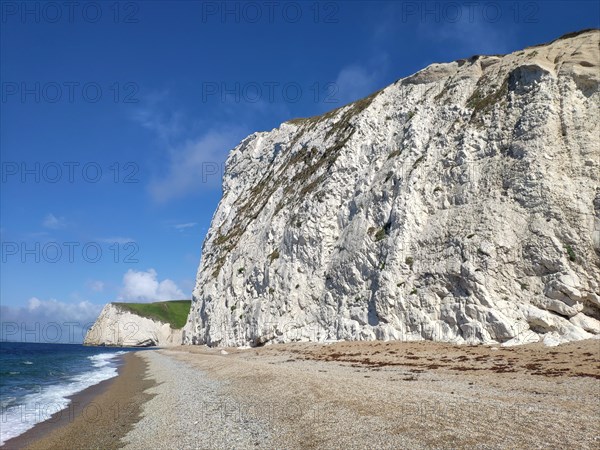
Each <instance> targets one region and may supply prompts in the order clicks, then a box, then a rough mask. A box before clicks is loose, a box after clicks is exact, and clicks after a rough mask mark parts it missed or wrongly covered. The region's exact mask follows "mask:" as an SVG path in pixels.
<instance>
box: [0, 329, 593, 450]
mask: <svg viewBox="0 0 600 450" xmlns="http://www.w3.org/2000/svg"><path fill="white" fill-rule="evenodd" d="M599 394H600V341H599V340H588V341H581V342H576V343H570V344H566V345H561V346H558V347H544V346H542V345H539V344H533V345H527V346H522V347H513V348H502V347H490V346H452V345H447V344H439V343H432V342H417V343H407V342H339V343H332V344H329V345H328V344H314V343H307V344H285V345H273V346H266V347H262V348H251V349H215V348H207V347H193V346H189V347H188V346H184V347H174V348H166V349H160V350H156V351H144V352H136V353H132V354H130V355H127V356H126V357H125V364H124V367H123V369H122V371H121V373H120V375H119V376H118V377H117V378H116V379H115V380H114V381H113V382H111V383H110V384H109V385H108V386H107V387H106V388H105V391H104V392H103V393H100V394H99V395H98V396H96V397H95V398H94V399H93V401H94V402H95V404H97V405H100V407H102V408H106V410H107V411H108V410H110V408H111V407H112V408H114V402H115V401H116V402H118V403H119V404H120V405H122V407H121V413H120V414H118V415H116V416H114V415H107V416H106V417H105V420H104V421H96V422H95V423H89V421H88V422H86V420H85V418H84V417H82V416H79V417H77V418H76V419H75V420H73V421H70V422H68V423H65V424H63V425H61V426H59V427H57V428H55V429H53V430H52V431H50V432H48V433H47V434H45V435H44V436H41V437H40V436H37V437H38V439H37V440H34V441H33V442H31V441H30V442H27V441H25V440H22V441H21V444H27V445H22V446H15V447H6V448H30V449H42V448H44V449H62V448H66V446H65V444H66V443H70V444H71V445H70V448H73V443H78V445H75V447H76V448H125V449H131V450H133V449H148V448H153V449H171V448H181V449H247V448H290V449H300V448H325V449H333V448H347V449H362V448H389V449H392V448H394V449H396V448H423V449H429V448H557V449H558V448H581V449H596V448H598V446H599V445H600V422H599V421H598V417H600V400H599V398H600V396H599Z"/></svg>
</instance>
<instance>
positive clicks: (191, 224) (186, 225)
mask: <svg viewBox="0 0 600 450" xmlns="http://www.w3.org/2000/svg"><path fill="white" fill-rule="evenodd" d="M196 225H198V222H188V223H178V224H176V225H173V228H175V229H176V230H179V231H183V230H185V229H187V228H193V227H195V226H196Z"/></svg>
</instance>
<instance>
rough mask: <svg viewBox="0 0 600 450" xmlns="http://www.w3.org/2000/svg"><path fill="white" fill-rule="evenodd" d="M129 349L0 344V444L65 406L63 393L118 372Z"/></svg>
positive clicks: (70, 393) (66, 402) (82, 388)
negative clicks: (123, 356) (122, 358)
mask: <svg viewBox="0 0 600 450" xmlns="http://www.w3.org/2000/svg"><path fill="white" fill-rule="evenodd" d="M131 350H133V349H131ZM136 350H139V349H136ZM127 351H130V350H127V349H122V348H110V347H88V346H83V345H80V344H43V343H25V342H0V407H1V410H0V412H1V418H0V445H3V444H4V443H5V442H6V441H7V440H8V439H11V438H13V437H16V436H19V435H20V434H23V433H24V432H26V431H27V430H29V429H30V428H33V426H34V425H35V424H36V423H39V422H42V421H44V420H47V419H49V418H50V417H51V416H52V415H53V414H54V413H56V412H58V411H61V410H63V409H64V408H66V407H67V406H68V405H69V403H70V400H69V399H68V398H67V397H69V396H71V395H74V394H76V393H78V392H81V391H83V390H84V389H86V388H88V387H90V386H93V385H95V384H98V383H100V382H102V381H104V380H108V379H109V378H113V377H115V376H117V368H118V366H119V364H120V363H121V356H122V355H123V354H125V353H126V352H127Z"/></svg>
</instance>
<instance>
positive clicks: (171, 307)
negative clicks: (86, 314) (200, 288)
mask: <svg viewBox="0 0 600 450" xmlns="http://www.w3.org/2000/svg"><path fill="white" fill-rule="evenodd" d="M189 305H190V302H189V301H172V302H156V303H109V304H107V305H106V306H105V307H104V308H103V309H102V312H101V313H100V316H99V317H98V319H97V320H96V322H95V323H94V325H93V326H92V327H91V328H90V329H89V330H88V332H87V334H86V336H85V339H84V341H83V343H84V345H107V346H118V347H151V346H169V345H181V340H182V337H181V336H182V330H181V327H182V326H183V323H182V321H181V316H182V314H183V317H185V316H186V315H187V312H188V311H189Z"/></svg>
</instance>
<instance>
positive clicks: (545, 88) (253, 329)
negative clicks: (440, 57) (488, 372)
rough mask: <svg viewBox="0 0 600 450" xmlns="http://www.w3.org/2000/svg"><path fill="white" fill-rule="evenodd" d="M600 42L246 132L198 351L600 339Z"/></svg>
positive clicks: (409, 83) (496, 64) (209, 258)
mask: <svg viewBox="0 0 600 450" xmlns="http://www.w3.org/2000/svg"><path fill="white" fill-rule="evenodd" d="M599 35H600V32H599V31H598V30H589V31H585V32H579V33H573V34H571V35H567V36H564V37H562V38H559V39H557V40H555V41H553V42H551V43H549V44H546V45H541V46H536V47H530V48H527V49H525V50H522V51H517V52H515V53H512V54H509V55H504V56H477V57H472V58H469V59H465V60H459V61H455V62H451V63H445V64H432V65H430V66H428V67H427V68H425V69H423V70H421V71H420V72H418V73H416V74H414V75H412V76H410V77H408V78H404V79H401V80H399V81H397V82H396V83H394V84H392V85H390V86H388V87H386V88H385V89H383V90H381V91H379V92H377V93H375V94H373V95H371V96H370V97H368V98H366V99H363V100H360V101H358V102H355V103H353V104H350V105H347V106H345V107H342V108H340V109H337V110H334V111H331V112H329V113H327V114H324V115H323V116H319V117H313V118H307V119H296V120H292V121H289V122H286V123H284V124H282V125H281V126H280V127H279V128H277V129H274V130H272V131H270V132H259V133H254V134H252V135H250V136H249V137H247V138H246V139H244V140H243V141H242V142H241V143H240V144H239V145H238V146H237V147H236V148H234V149H233V150H232V151H231V153H230V155H229V157H228V159H227V164H226V172H225V175H224V179H223V198H222V200H221V202H220V204H219V206H218V209H217V211H216V213H215V215H214V217H213V220H212V224H211V227H210V230H209V232H208V234H207V237H206V240H205V242H204V246H203V250H202V261H201V265H200V268H199V270H198V277H197V282H196V288H195V290H194V293H193V301H192V309H191V311H190V315H189V317H188V322H187V324H186V326H185V328H184V343H188V344H207V345H211V346H240V345H261V344H265V343H272V342H290V341H307V340H313V341H325V340H340V339H345V340H371V339H404V340H421V339H430V340H437V341H448V342H456V343H467V342H468V343H494V342H496V343H502V344H505V345H513V344H520V343H525V342H536V341H540V340H541V341H544V342H545V343H546V344H549V345H552V344H556V343H560V342H565V341H571V340H577V339H586V338H591V337H594V336H595V337H598V335H599V334H600V140H599V136H600V120H599V118H600V117H599V105H600V92H599V87H598V86H599V85H598V82H599V79H600V73H599V70H600V54H599V44H600V36H599Z"/></svg>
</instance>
